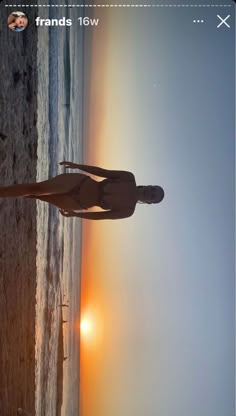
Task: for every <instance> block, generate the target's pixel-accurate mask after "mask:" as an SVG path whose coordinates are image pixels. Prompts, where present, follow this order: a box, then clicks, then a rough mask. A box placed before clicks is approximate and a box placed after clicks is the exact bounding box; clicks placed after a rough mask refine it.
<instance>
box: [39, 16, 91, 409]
mask: <svg viewBox="0 0 236 416" xmlns="http://www.w3.org/2000/svg"><path fill="white" fill-rule="evenodd" d="M39 12H40V14H39V15H40V17H41V18H50V17H52V16H53V18H58V19H59V18H61V17H62V16H65V17H66V18H68V17H70V16H69V15H70V14H72V13H73V19H75V17H76V16H77V15H78V17H79V16H82V10H80V9H73V10H72V9H68V8H67V9H63V10H62V9H55V8H53V9H50V10H46V9H40V10H39ZM37 62H38V97H37V98H38V114H37V130H38V150H37V181H42V180H45V179H47V178H48V177H52V176H55V175H57V174H60V173H63V171H64V170H63V169H64V168H62V167H61V166H59V165H58V163H59V162H61V161H63V160H69V161H74V162H78V163H81V162H82V157H83V155H82V143H83V137H82V136H83V29H81V28H80V27H79V26H78V25H74V26H72V27H63V28H62V27H60V28H59V27H52V28H46V27H43V28H40V27H39V28H38V53H37ZM81 231H82V230H81V221H80V220H78V218H70V219H68V218H65V217H63V216H61V215H60V213H59V211H58V209H57V208H56V207H53V206H49V205H48V204H47V203H44V202H40V201H37V259H36V263H37V287H36V324H35V333H36V341H35V350H36V369H35V384H36V392H35V408H36V415H37V416H39V415H40V416H41V415H43V416H47V415H48V416H54V415H66V416H73V415H78V411H79V410H78V409H79V325H78V320H79V307H80V263H81V261H80V259H81ZM60 305H66V306H60ZM63 321H65V322H63Z"/></svg>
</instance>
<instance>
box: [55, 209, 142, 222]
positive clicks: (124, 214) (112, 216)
mask: <svg viewBox="0 0 236 416" xmlns="http://www.w3.org/2000/svg"><path fill="white" fill-rule="evenodd" d="M133 212H134V211H133V210H130V209H129V210H125V211H112V210H111V211H100V212H75V211H65V210H64V211H63V210H60V213H61V214H62V215H63V216H64V217H79V218H84V219H87V220H119V219H121V218H128V217H130V216H131V215H132V214H133Z"/></svg>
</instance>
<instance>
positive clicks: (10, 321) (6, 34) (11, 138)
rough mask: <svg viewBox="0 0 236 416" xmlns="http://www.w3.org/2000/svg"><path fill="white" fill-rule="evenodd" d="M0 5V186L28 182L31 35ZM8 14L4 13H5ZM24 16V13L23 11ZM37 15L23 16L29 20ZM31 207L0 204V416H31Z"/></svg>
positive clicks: (32, 161)
mask: <svg viewBox="0 0 236 416" xmlns="http://www.w3.org/2000/svg"><path fill="white" fill-rule="evenodd" d="M4 3H5V2H3V3H1V6H0V10H1V26H0V55H1V63H0V69H1V75H0V185H1V186H3V185H10V184H13V183H22V182H34V181H35V179H36V162H37V130H36V123H37V102H36V98H37V65H36V53H37V33H36V29H35V27H34V25H32V24H31V25H29V27H28V28H27V30H25V31H24V32H22V33H13V32H11V31H10V30H9V29H8V28H7V25H3V24H2V22H4V21H7V16H8V14H9V9H6V8H5V7H4ZM11 11H13V10H11V9H10V12H11ZM23 11H24V10H23ZM36 14H37V9H34V10H28V9H27V15H28V16H29V19H30V20H31V19H32V18H33V17H34V16H35V15H36ZM35 290H36V203H35V201H33V200H27V199H13V198H12V199H11V198H8V199H0V316H1V325H0V415H4V416H8V415H9V416H11V415H16V414H17V408H19V407H21V408H22V409H24V410H25V411H26V412H27V413H26V414H32V415H34V414H35V411H34V401H35V397H34V395H35V352H34V346H35Z"/></svg>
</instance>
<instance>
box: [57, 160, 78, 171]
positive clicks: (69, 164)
mask: <svg viewBox="0 0 236 416" xmlns="http://www.w3.org/2000/svg"><path fill="white" fill-rule="evenodd" d="M59 165H61V166H65V168H70V169H76V168H78V164H77V163H72V162H67V161H63V162H60V163H59Z"/></svg>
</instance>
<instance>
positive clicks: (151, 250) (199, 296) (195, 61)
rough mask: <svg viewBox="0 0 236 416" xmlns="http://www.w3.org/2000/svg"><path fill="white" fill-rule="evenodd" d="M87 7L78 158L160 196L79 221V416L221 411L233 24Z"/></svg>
mask: <svg viewBox="0 0 236 416" xmlns="http://www.w3.org/2000/svg"><path fill="white" fill-rule="evenodd" d="M99 13H100V14H99V15H100V17H101V18H103V25H104V26H103V27H100V29H98V31H97V32H96V36H94V39H93V51H99V54H98V55H96V52H95V53H94V59H93V58H91V62H92V63H91V68H92V71H91V74H92V75H91V79H90V80H89V82H90V85H91V89H90V97H89V100H88V101H89V105H88V107H87V118H86V123H87V127H86V128H85V132H86V136H85V139H86V143H85V147H84V159H85V162H87V163H90V164H94V165H98V166H103V167H105V168H111V169H127V170H131V171H132V172H134V174H135V177H136V182H137V185H145V184H147V185H148V184H154V185H155V184H158V185H161V186H163V188H164V190H165V193H166V197H165V200H164V201H163V202H162V203H161V204H160V205H153V206H145V205H140V206H137V207H136V211H135V213H134V215H133V216H132V217H131V218H129V219H126V220H122V221H107V222H100V221H99V222H98V223H99V224H98V223H96V222H90V223H84V225H83V238H84V240H83V243H84V251H83V255H84V258H85V260H84V266H83V273H82V280H83V282H84V283H83V285H84V287H85V289H84V290H85V291H86V301H88V302H89V303H90V305H92V304H93V303H94V305H95V304H96V306H94V308H95V309H97V310H99V316H100V318H99V319H100V323H101V322H102V324H101V326H102V328H103V329H102V336H101V339H100V342H99V346H97V348H96V351H91V350H90V349H89V350H88V351H86V346H85V347H84V350H83V348H82V360H83V359H84V362H86V363H88V364H86V365H87V367H86V365H84V366H82V373H81V376H82V378H81V398H82V413H81V414H82V415H86V416H87V415H89V416H93V415H95V414H96V416H100V415H106V414H107V415H111V414H112V415H113V416H116V415H117V416H118V415H119V416H120V415H122V416H126V415H127V416H130V415H135V416H137V415H138V416H139V415H140V416H141V415H142V416H143V415H144V414H148V415H156V414H158V415H159V416H189V415H191V416H198V415H201V416H222V415H233V414H234V394H235V393H234V392H235V390H234V339H235V338H234V317H235V312H234V299H235V286H234V266H235V264H234V249H235V247H234V229H235V228H234V217H235V210H234V201H235V191H234V189H235V188H234V159H235V146H234V137H235V130H234V127H235V126H234V112H235V106H234V31H233V28H232V29H228V28H226V27H222V28H220V29H217V24H218V23H219V19H218V18H217V14H218V13H219V10H217V11H216V10H213V9H204V10H203V9H199V10H193V9H184V10H183V9H181V10H173V9H168V10H166V9H165V10H145V11H143V10H132V11H131V10H129V11H127V10H126V11H124V10H109V11H106V13H105V12H102V13H101V12H99ZM229 13H230V14H232V17H231V18H230V24H231V25H233V9H231V10H230V12H229V11H228V10H227V11H225V10H223V11H222V10H221V11H220V14H221V15H222V16H223V15H225V14H229ZM202 18H203V19H204V21H205V23H204V24H199V25H197V24H194V23H193V20H194V19H202ZM99 30H100V31H99ZM100 79H102V82H101V83H100V82H99V80H100ZM98 103H99V104H100V106H99V105H98ZM89 120H90V121H89ZM98 127H99V128H98ZM85 306H86V305H85ZM82 310H83V308H82ZM89 383H90V386H91V385H92V387H89Z"/></svg>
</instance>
